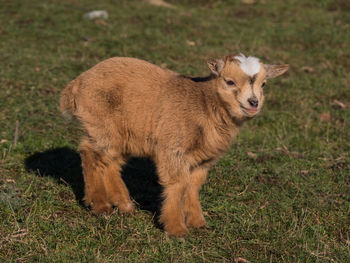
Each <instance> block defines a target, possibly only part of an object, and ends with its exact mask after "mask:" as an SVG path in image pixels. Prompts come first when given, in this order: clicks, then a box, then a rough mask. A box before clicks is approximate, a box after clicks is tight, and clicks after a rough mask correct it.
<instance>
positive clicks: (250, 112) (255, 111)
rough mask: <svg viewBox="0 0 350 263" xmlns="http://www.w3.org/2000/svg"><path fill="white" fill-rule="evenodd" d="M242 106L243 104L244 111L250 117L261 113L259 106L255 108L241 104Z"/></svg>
mask: <svg viewBox="0 0 350 263" xmlns="http://www.w3.org/2000/svg"><path fill="white" fill-rule="evenodd" d="M240 106H241V109H242V111H243V112H244V113H245V114H247V115H248V116H250V117H251V116H254V115H256V114H258V113H259V109H258V108H255V107H249V108H248V107H244V106H243V105H240Z"/></svg>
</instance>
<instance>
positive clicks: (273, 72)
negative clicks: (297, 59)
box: [264, 64, 289, 79]
mask: <svg viewBox="0 0 350 263" xmlns="http://www.w3.org/2000/svg"><path fill="white" fill-rule="evenodd" d="M264 67H265V69H266V78H268V79H271V78H276V77H278V76H280V75H282V74H283V73H285V72H287V70H288V69H289V65H269V64H264Z"/></svg>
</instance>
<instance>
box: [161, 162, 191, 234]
mask: <svg viewBox="0 0 350 263" xmlns="http://www.w3.org/2000/svg"><path fill="white" fill-rule="evenodd" d="M157 168H158V173H159V179H160V184H161V185H162V186H163V187H164V191H163V198H164V200H163V204H162V208H161V215H160V218H159V222H160V223H161V224H162V225H163V226H164V230H165V232H166V233H168V234H169V235H172V236H177V237H181V236H186V235H188V233H189V232H188V229H187V227H186V225H185V216H184V211H183V206H184V199H183V197H184V193H185V188H186V184H187V179H186V178H187V177H188V175H186V174H183V172H182V169H180V168H177V167H176V168H174V167H172V165H169V164H166V163H161V164H159V163H157ZM181 168H182V167H181Z"/></svg>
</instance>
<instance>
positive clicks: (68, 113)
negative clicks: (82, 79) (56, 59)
mask: <svg viewBox="0 0 350 263" xmlns="http://www.w3.org/2000/svg"><path fill="white" fill-rule="evenodd" d="M74 82H75V81H74V80H73V81H71V82H70V83H69V84H68V85H67V86H66V87H65V88H64V89H63V90H62V92H61V97H60V111H61V112H62V115H63V116H64V117H65V118H66V119H68V120H71V119H72V118H73V116H74V112H75V110H76V102H75V94H74V92H73V89H74V86H75V85H74V84H75V83H74Z"/></svg>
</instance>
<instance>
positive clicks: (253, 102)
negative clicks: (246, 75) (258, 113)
mask: <svg viewBox="0 0 350 263" xmlns="http://www.w3.org/2000/svg"><path fill="white" fill-rule="evenodd" d="M248 102H249V104H250V106H252V107H254V108H257V107H258V105H259V101H258V99H257V98H254V97H253V98H249V99H248Z"/></svg>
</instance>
